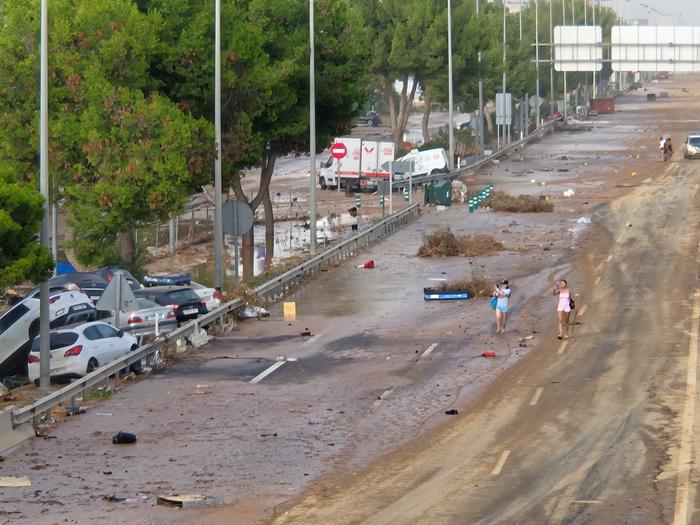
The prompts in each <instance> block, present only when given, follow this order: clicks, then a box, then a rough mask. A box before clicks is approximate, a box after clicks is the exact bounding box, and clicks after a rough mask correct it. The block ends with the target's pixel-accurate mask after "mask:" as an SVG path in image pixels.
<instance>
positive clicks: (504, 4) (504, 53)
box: [501, 1, 510, 146]
mask: <svg viewBox="0 0 700 525" xmlns="http://www.w3.org/2000/svg"><path fill="white" fill-rule="evenodd" d="M506 15H507V9H506V2H505V1H504V2H503V108H502V110H503V114H502V118H503V128H502V133H501V134H502V135H503V145H504V146H505V145H506V132H507V131H508V132H509V131H510V129H509V127H508V124H507V122H506V120H505V118H506V114H507V112H506V81H507V78H506V44H507V39H506V36H507V35H506V31H507V29H508V27H507V23H506Z"/></svg>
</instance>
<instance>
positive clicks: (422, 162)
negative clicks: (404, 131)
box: [395, 148, 449, 180]
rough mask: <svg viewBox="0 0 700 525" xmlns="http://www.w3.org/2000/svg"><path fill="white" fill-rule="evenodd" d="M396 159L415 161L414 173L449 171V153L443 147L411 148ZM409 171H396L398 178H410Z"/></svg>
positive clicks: (425, 173)
mask: <svg viewBox="0 0 700 525" xmlns="http://www.w3.org/2000/svg"><path fill="white" fill-rule="evenodd" d="M396 161H397V162H398V161H413V164H414V167H415V169H414V170H413V173H412V175H413V176H414V177H416V176H417V175H431V174H434V173H447V172H448V171H449V167H448V160H447V154H446V153H445V150H444V149H443V148H435V149H428V150H425V151H418V150H417V149H414V150H411V152H410V153H408V154H406V155H404V156H403V157H401V158H398V159H396ZM408 175H409V174H408V173H395V176H396V180H408Z"/></svg>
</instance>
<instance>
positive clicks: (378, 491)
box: [0, 77, 700, 525]
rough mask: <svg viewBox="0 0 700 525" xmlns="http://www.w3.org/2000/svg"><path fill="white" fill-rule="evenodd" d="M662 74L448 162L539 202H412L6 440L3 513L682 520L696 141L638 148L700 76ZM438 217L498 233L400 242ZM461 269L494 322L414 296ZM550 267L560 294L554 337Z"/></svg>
mask: <svg viewBox="0 0 700 525" xmlns="http://www.w3.org/2000/svg"><path fill="white" fill-rule="evenodd" d="M655 87H657V86H650V87H649V88H650V89H653V88H655ZM659 87H660V86H659ZM683 88H685V89H687V90H689V91H690V92H689V93H685V92H683V91H682V89H683ZM663 90H665V91H668V92H669V94H670V96H669V98H668V99H659V101H658V102H657V103H656V104H654V105H651V104H648V103H646V102H645V94H644V93H634V94H630V95H628V96H625V97H623V98H622V99H620V100H618V109H619V110H618V112H617V113H616V114H615V115H611V116H610V117H605V118H604V117H602V116H601V117H599V118H598V120H597V121H596V123H595V127H594V129H592V130H588V131H576V132H573V131H563V132H558V133H555V134H554V135H551V136H547V137H546V138H544V139H542V140H540V141H539V142H537V143H534V144H532V145H530V146H528V147H527V148H526V149H524V150H523V151H522V152H520V154H518V155H514V156H513V157H512V158H510V159H508V160H503V161H502V162H498V163H494V164H492V165H491V166H489V167H487V168H485V169H484V170H482V171H480V172H479V173H477V174H476V175H475V176H473V177H470V179H469V180H467V183H468V184H469V185H470V186H471V187H472V188H475V189H480V188H482V187H483V186H485V185H486V184H494V185H495V187H496V189H499V190H504V191H507V192H509V193H514V194H518V193H527V194H531V195H535V196H540V195H541V196H542V197H543V198H544V197H547V198H550V199H551V200H552V202H554V212H552V213H534V214H517V213H500V212H499V213H495V212H492V211H491V210H488V209H481V210H479V211H478V212H476V213H471V214H470V213H468V211H467V209H466V208H465V207H464V206H463V205H453V206H451V207H449V208H448V209H446V210H443V211H438V210H436V209H434V208H430V207H428V208H425V209H424V212H423V215H422V216H421V217H420V218H419V219H418V220H417V221H415V222H413V223H412V224H409V225H408V226H406V227H405V228H403V229H401V230H400V231H398V232H396V233H395V234H393V235H392V236H391V237H389V238H388V239H386V240H385V241H383V242H382V243H381V244H378V245H376V246H374V247H371V248H370V249H368V250H366V251H364V252H362V253H360V254H358V256H357V257H356V258H355V259H354V260H352V261H349V262H348V263H346V264H344V265H342V266H340V267H331V268H329V269H328V272H324V273H322V274H321V275H320V276H319V277H317V278H315V279H313V280H311V281H310V282H308V283H307V284H305V285H304V287H302V288H301V289H300V290H298V291H297V292H295V293H294V294H293V295H292V296H291V297H289V298H288V300H290V301H295V302H296V310H297V316H296V318H295V319H285V318H284V316H283V312H282V306H281V305H276V306H274V307H272V308H271V310H270V314H271V315H270V317H269V318H265V319H261V320H252V321H246V322H242V323H240V324H239V326H237V327H236V329H235V331H234V332H233V333H231V334H229V335H226V336H224V337H220V338H217V339H215V340H213V341H211V342H210V343H209V344H207V345H206V346H204V347H202V348H200V349H199V350H197V351H194V352H190V353H187V354H183V355H180V356H178V358H177V359H176V361H175V362H174V363H173V364H172V365H171V366H170V367H168V368H166V369H164V370H162V371H158V372H156V373H154V374H152V375H151V376H150V377H147V378H145V379H141V380H138V381H136V382H135V383H132V384H125V385H123V387H122V388H121V389H119V390H118V391H116V392H115V393H113V395H111V396H108V397H107V398H106V399H103V400H99V401H90V403H89V405H90V406H89V408H88V410H87V413H85V414H82V415H79V416H76V417H71V418H68V419H66V420H63V421H62V422H60V423H59V424H57V425H55V426H54V427H52V428H50V429H49V432H48V433H49V436H50V437H49V438H48V439H42V438H37V439H31V440H28V441H26V442H24V443H22V444H20V445H19V446H17V447H15V448H14V449H12V450H10V451H6V452H3V453H2V455H3V456H4V461H1V462H0V477H2V476H27V477H29V479H30V480H31V483H32V486H31V487H20V488H0V523H33V524H39V525H43V524H47V525H49V524H54V523H79V524H83V523H85V524H88V523H98V522H102V521H104V522H109V523H130V524H169V523H176V522H177V523H185V524H258V523H267V522H269V521H271V520H272V521H273V522H275V523H294V524H296V523H318V524H328V523H334V524H335V523H340V524H345V523H387V524H389V523H391V524H393V523H406V524H408V523H411V524H412V523H430V524H433V523H459V524H463V523H537V524H540V523H625V522H627V523H669V522H671V521H673V518H674V515H675V514H676V512H680V513H681V514H682V513H683V512H684V509H686V508H687V509H689V511H688V514H687V516H688V521H687V522H688V523H690V522H691V521H690V517H691V516H692V512H693V509H694V501H695V487H696V485H695V480H696V479H697V478H696V474H695V471H694V469H693V464H692V461H694V460H693V458H694V455H695V448H694V436H695V433H694V425H695V417H694V415H695V414H696V413H700V412H693V413H692V414H691V413H690V411H691V409H692V408H694V400H695V399H694V396H693V394H694V383H693V387H692V389H690V390H688V386H687V385H688V380H689V379H690V380H691V383H692V382H693V381H694V377H695V368H691V372H692V373H691V374H690V375H688V374H687V373H686V371H687V364H688V362H689V356H690V362H691V364H693V363H694V361H693V359H694V355H695V351H696V350H697V329H698V327H697V319H698V316H697V309H698V308H700V306H698V305H697V304H696V303H695V295H696V292H695V289H696V286H697V282H696V277H697V261H696V257H697V244H698V239H697V233H696V230H697V224H698V212H697V208H698V197H697V191H698V185H699V184H700V179H699V178H698V175H697V170H698V169H699V167H700V164H695V163H693V162H692V161H685V160H683V159H682V158H681V156H680V155H678V154H677V155H676V158H675V159H674V161H673V162H672V163H670V164H663V163H661V162H659V160H658V150H657V149H656V148H657V143H658V135H660V134H661V133H672V135H673V137H674V142H676V148H677V149H680V146H681V144H682V138H683V136H684V134H686V133H687V132H688V131H690V130H691V129H694V128H700V121H695V120H692V114H691V112H689V110H688V108H689V107H693V108H698V107H700V97H698V96H697V95H696V94H695V93H700V79H697V78H694V77H680V78H678V79H674V80H673V81H672V82H668V83H666V84H664V86H663ZM696 166H698V167H696ZM445 226H450V227H451V228H452V230H453V231H454V232H455V233H458V234H470V233H486V234H489V235H492V236H493V237H494V238H496V239H498V240H499V241H502V243H503V250H501V251H499V252H497V253H496V254H491V255H488V256H477V257H471V258H465V257H448V258H420V257H416V252H417V250H418V248H419V246H420V245H421V244H422V238H423V235H424V234H426V233H430V232H433V231H435V230H436V229H438V228H442V227H445ZM367 259H373V260H374V261H375V262H376V268H375V269H373V270H366V269H362V268H358V267H357V266H359V265H361V263H363V262H364V261H366V260H367ZM476 275H483V276H484V277H485V278H486V279H487V281H488V282H492V281H493V282H495V281H496V280H497V279H503V278H507V279H509V280H510V282H511V284H512V286H513V289H514V293H513V299H512V302H511V312H510V314H509V322H508V330H507V331H506V333H505V334H502V335H496V334H495V333H494V332H495V325H494V318H493V312H492V311H491V310H490V309H489V307H488V301H487V300H484V299H481V300H468V301H462V302H425V301H423V296H422V288H423V287H424V286H435V285H438V284H440V283H442V282H449V281H454V280H458V279H465V278H471V277H474V276H476ZM559 278H566V279H568V280H569V283H570V284H571V286H572V288H573V290H574V291H575V292H576V296H575V297H576V300H577V304H578V314H577V317H576V319H575V324H573V325H572V326H571V330H572V331H571V334H570V338H569V339H568V340H566V341H565V342H560V341H558V340H557V339H556V328H555V326H554V309H555V303H556V301H555V300H554V299H553V298H552V296H551V286H552V283H553V281H554V280H556V279H559ZM698 301H700V299H698ZM307 331H308V332H310V335H302V333H305V332H307ZM564 343H565V344H564ZM486 350H488V351H494V352H495V353H496V357H494V358H484V357H482V356H481V355H482V352H483V351H486ZM281 356H283V357H285V358H287V360H286V361H279V360H278V359H279V358H280V357H281ZM279 363H283V364H281V365H280V364H279ZM202 385H206V387H202ZM689 393H690V394H691V395H688V394H689ZM452 409H457V410H458V412H459V413H458V414H456V415H449V414H446V413H445V412H446V411H450V410H452ZM59 419H60V418H59ZM64 419H65V418H64ZM120 430H121V431H128V432H134V433H135V434H136V435H137V436H138V439H139V440H138V442H137V443H136V444H134V445H127V446H117V445H113V444H112V441H111V438H112V435H113V434H115V433H116V432H118V431H120ZM169 494H202V495H205V496H211V497H214V498H221V499H222V500H223V502H224V505H222V506H217V507H211V508H200V509H188V510H176V509H172V508H168V507H164V506H162V505H158V504H157V502H156V500H157V497H158V496H161V495H169ZM110 496H114V498H112V499H110ZM677 502H680V503H678V504H677ZM678 523H685V522H680V521H679V522H678Z"/></svg>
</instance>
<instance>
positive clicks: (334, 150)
mask: <svg viewBox="0 0 700 525" xmlns="http://www.w3.org/2000/svg"><path fill="white" fill-rule="evenodd" d="M347 154H348V148H347V146H346V145H345V144H343V143H342V142H336V143H335V144H333V145H332V146H331V157H333V158H334V159H335V160H337V161H338V163H337V164H336V166H337V167H336V169H335V182H336V184H337V189H338V193H340V174H339V173H338V172H339V171H340V164H341V163H340V161H341V160H342V159H344V158H345V157H346V156H347Z"/></svg>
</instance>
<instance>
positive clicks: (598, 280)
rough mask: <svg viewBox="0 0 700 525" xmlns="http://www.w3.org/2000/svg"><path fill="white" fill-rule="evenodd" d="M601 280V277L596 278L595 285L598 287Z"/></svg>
mask: <svg viewBox="0 0 700 525" xmlns="http://www.w3.org/2000/svg"><path fill="white" fill-rule="evenodd" d="M602 278H603V276H602V275H599V276H598V277H596V278H595V285H596V286H598V285H599V284H600V281H601V279H602Z"/></svg>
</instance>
